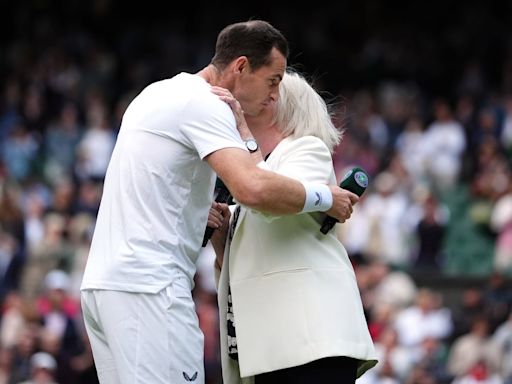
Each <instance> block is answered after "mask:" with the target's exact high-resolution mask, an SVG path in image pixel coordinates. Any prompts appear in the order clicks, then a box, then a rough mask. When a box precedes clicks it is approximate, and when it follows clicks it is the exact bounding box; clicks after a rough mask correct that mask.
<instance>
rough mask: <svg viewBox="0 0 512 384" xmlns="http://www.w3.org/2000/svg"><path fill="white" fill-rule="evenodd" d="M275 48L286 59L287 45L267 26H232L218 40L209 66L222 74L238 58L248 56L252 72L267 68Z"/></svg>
mask: <svg viewBox="0 0 512 384" xmlns="http://www.w3.org/2000/svg"><path fill="white" fill-rule="evenodd" d="M274 47H275V48H276V49H277V50H278V51H279V52H280V53H282V54H283V56H284V57H285V58H288V41H287V40H286V38H285V37H284V36H283V34H282V33H281V32H280V31H278V30H277V29H276V28H275V27H273V26H272V25H271V24H269V23H268V22H266V21H262V20H249V21H245V22H240V23H235V24H231V25H228V26H227V27H225V28H224V29H223V30H222V31H221V32H220V33H219V36H218V37H217V44H216V45H215V56H214V57H213V59H212V64H213V65H215V66H216V67H217V68H218V69H220V70H222V69H224V68H226V66H227V65H228V64H229V63H231V62H232V61H233V60H234V59H236V58H237V57H240V56H247V59H248V60H249V64H250V65H251V69H252V70H253V71H255V70H257V69H259V68H261V67H263V66H265V65H268V64H270V52H271V51H272V48H274Z"/></svg>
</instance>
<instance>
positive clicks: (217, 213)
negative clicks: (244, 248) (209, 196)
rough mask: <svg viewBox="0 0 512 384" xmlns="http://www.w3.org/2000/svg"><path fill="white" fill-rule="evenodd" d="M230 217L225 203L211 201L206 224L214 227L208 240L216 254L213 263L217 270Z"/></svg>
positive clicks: (220, 264)
mask: <svg viewBox="0 0 512 384" xmlns="http://www.w3.org/2000/svg"><path fill="white" fill-rule="evenodd" d="M230 217H231V211H230V210H229V206H228V205H227V204H224V203H217V202H213V203H212V206H211V208H210V212H209V214H208V226H209V227H212V228H215V231H213V234H212V237H211V239H210V241H211V242H212V247H213V250H214V251H215V255H216V259H215V264H216V266H217V268H219V270H220V269H221V267H222V261H223V259H224V248H225V246H226V239H227V235H228V232H229V219H230Z"/></svg>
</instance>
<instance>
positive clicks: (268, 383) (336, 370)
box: [255, 356, 357, 384]
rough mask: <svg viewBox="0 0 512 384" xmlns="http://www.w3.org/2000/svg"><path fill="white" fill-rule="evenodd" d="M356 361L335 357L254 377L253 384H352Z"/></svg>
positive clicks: (355, 371) (354, 379) (355, 373)
mask: <svg viewBox="0 0 512 384" xmlns="http://www.w3.org/2000/svg"><path fill="white" fill-rule="evenodd" d="M356 375H357V360H355V359H352V358H350V357H344V356H337V357H327V358H325V359H320V360H315V361H312V362H311V363H308V364H304V365H299V366H297V367H292V368H286V369H280V370H278V371H273V372H267V373H263V374H261V375H256V377H255V384H324V383H325V384H354V383H355V381H356Z"/></svg>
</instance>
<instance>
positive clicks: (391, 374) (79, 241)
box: [0, 1, 512, 384]
mask: <svg viewBox="0 0 512 384" xmlns="http://www.w3.org/2000/svg"><path fill="white" fill-rule="evenodd" d="M104 3H105V4H108V3H109V2H108V1H106V2H102V1H95V2H93V4H94V5H95V6H96V7H98V8H99V10H96V12H98V14H99V15H101V14H102V13H101V6H102V4H103V5H105V4H104ZM70 4H71V5H68V11H69V9H70V7H72V5H73V4H75V3H74V2H70ZM75 5H76V4H75ZM20 9H21V8H17V11H18V12H17V13H16V14H15V16H16V20H17V24H16V25H17V26H18V28H22V27H24V26H25V24H24V23H26V22H27V20H30V21H34V22H35V21H37V22H35V23H34V25H33V26H32V27H31V28H30V31H31V32H30V33H28V34H22V35H20V36H19V38H14V39H12V40H9V41H8V42H5V41H3V40H1V39H0V41H3V43H2V55H1V57H0V70H1V71H2V75H1V77H0V384H4V383H9V384H16V383H59V384H68V383H69V384H75V383H76V384H79V383H91V384H92V383H96V382H97V378H96V374H95V367H94V362H93V360H92V355H91V351H90V348H89V345H88V340H87V335H86V333H85V329H84V327H83V322H82V318H81V311H80V303H79V286H80V283H81V277H82V271H83V268H84V265H85V261H86V259H87V255H88V248H89V244H90V240H91V234H92V230H93V228H94V223H95V215H96V213H97V210H98V207H99V203H100V198H101V192H102V182H103V178H104V175H105V172H106V168H107V165H108V162H109V158H110V155H111V152H112V149H113V146H114V144H115V140H116V135H117V132H118V129H119V126H120V121H121V118H122V114H123V112H124V110H125V108H126V106H127V104H128V103H129V102H130V100H131V99H132V98H133V97H134V96H135V95H136V94H137V93H138V92H139V91H140V90H141V89H142V87H143V86H144V85H146V84H147V83H149V82H150V81H152V80H156V79H158V77H160V78H163V77H170V76H172V75H174V74H175V73H177V72H179V71H181V70H187V71H193V69H194V68H196V66H198V67H197V68H196V69H199V68H200V66H202V65H205V64H207V61H208V60H209V58H210V54H211V49H212V47H211V46H208V44H213V41H212V40H210V41H208V42H207V43H208V44H206V43H205V42H204V41H201V40H200V39H198V37H197V35H195V34H193V33H188V32H189V31H186V29H185V30H182V32H180V30H179V29H178V28H177V27H176V29H173V28H172V26H171V27H170V29H169V30H167V29H166V30H162V29H158V28H157V29H156V30H155V29H151V30H148V33H147V35H144V34H142V35H140V34H137V33H135V32H133V33H130V32H129V29H128V28H127V29H126V30H125V31H123V33H124V34H122V35H121V36H122V38H119V39H118V40H115V41H116V44H115V45H113V46H112V45H107V44H104V41H103V40H102V39H100V38H98V37H97V36H96V35H95V34H94V33H90V32H87V30H86V29H84V28H80V27H79V26H77V25H73V24H72V23H69V25H65V26H64V27H59V28H61V29H57V27H56V26H55V25H54V24H53V22H55V20H54V19H52V18H45V17H41V18H40V19H37V20H36V19H33V18H28V19H27V18H26V17H25V18H24V15H23V14H22V12H20ZM76 20H78V19H76ZM100 21H101V20H100ZM196 22H197V20H196ZM311 22H312V27H311V30H310V32H311V34H310V35H309V36H306V34H304V36H306V37H307V39H306V40H305V41H303V44H306V45H307V44H309V46H310V48H311V47H316V48H317V49H318V48H319V45H318V44H320V42H322V41H324V40H323V37H322V35H321V34H320V35H319V34H318V33H315V32H318V31H319V30H320V29H319V28H318V27H319V25H320V23H321V20H320V19H317V18H315V17H313V18H312V21H311ZM176 23H178V21H176ZM283 23H285V21H284V19H283ZM288 23H290V21H288ZM199 24H200V23H199ZM180 25H181V24H180ZM210 26H211V25H210ZM203 28H206V27H205V26H203ZM137 31H138V32H140V29H137ZM163 32H165V33H163ZM214 32H215V33H216V32H217V31H214ZM215 33H214V34H215ZM214 34H213V36H214ZM157 35H158V36H159V39H154V38H155V36H157ZM142 36H146V40H144V38H143V37H142ZM304 36H303V37H304ZM324 37H325V36H324ZM509 38H510V37H509ZM290 39H293V36H290ZM383 43H384V40H375V39H374V40H369V41H368V42H367V43H366V46H365V50H364V52H365V54H364V55H362V56H361V57H360V58H359V59H360V61H358V63H359V65H360V66H361V67H362V68H370V67H371V66H372V63H374V62H375V57H376V56H375V55H377V54H378V53H379V52H381V53H382V52H384V51H386V50H385V49H383V48H382V47H383V46H382V44H383ZM323 44H325V42H324V43H323ZM379 46H380V47H381V48H379ZM155 47H156V48H155ZM320 48H321V46H320ZM384 48H385V45H384ZM311 49H313V48H311ZM510 50H511V52H510V53H512V49H510ZM178 53H180V54H178ZM313 53H314V50H313ZM505 56H506V55H505ZM510 57H512V55H510ZM304 59H305V61H307V58H306V57H305V58H304ZM320 59H321V58H319V60H320ZM363 59H364V60H366V61H364V60H363ZM385 59H386V57H381V60H385ZM298 60H299V61H300V57H299V58H298ZM361 60H362V61H361ZM390 60H391V59H390ZM391 61H392V60H391ZM379 62H382V61H379ZM500 71H501V72H502V73H503V74H504V76H503V79H502V82H501V83H500V84H501V86H499V87H493V86H490V85H489V83H488V82H486V76H485V75H486V74H485V68H484V67H483V66H479V65H478V63H475V62H474V61H471V60H468V61H467V62H465V65H464V66H463V68H461V73H462V75H461V77H460V81H459V83H458V84H457V88H456V92H452V93H450V94H447V93H443V92H439V93H432V89H429V92H426V89H425V88H422V86H421V84H419V83H411V82H410V81H401V80H400V79H396V78H395V79H387V80H388V81H384V80H386V79H383V81H380V82H379V83H378V84H375V85H372V86H366V85H365V86H361V87H351V88H347V87H345V85H343V84H330V86H331V89H338V90H342V91H340V93H339V94H335V95H332V91H331V95H330V96H334V98H332V100H331V101H332V103H331V105H332V108H333V118H334V119H335V120H336V122H337V123H338V124H339V125H340V126H341V127H343V130H344V137H343V140H342V143H341V144H340V146H339V147H338V148H337V150H336V153H335V155H334V163H335V168H336V171H337V174H338V180H341V178H342V177H343V175H344V174H345V173H346V172H347V171H348V170H349V169H350V168H351V167H353V166H361V167H363V168H364V169H366V170H367V172H368V173H369V175H370V184H369V187H368V190H367V191H366V193H365V194H364V195H363V196H362V198H361V200H360V202H359V203H358V204H357V205H356V206H355V209H354V213H353V215H352V218H351V219H350V220H349V221H348V222H346V223H344V224H343V225H339V226H338V235H339V237H340V239H341V241H342V242H343V244H344V245H345V247H346V248H347V251H348V252H349V255H350V256H351V259H352V261H353V264H354V269H355V272H356V277H357V280H358V283H359V288H360V290H361V295H362V298H363V304H364V308H365V312H366V315H367V319H368V325H369V327H370V331H371V334H372V337H373V338H374V341H375V343H376V348H377V352H378V355H379V358H380V363H379V364H378V366H377V367H376V368H375V369H373V370H372V371H370V372H369V373H367V374H366V375H365V376H363V377H362V378H361V379H360V380H359V381H358V382H361V384H394V383H397V384H398V383H405V384H433V383H440V384H443V383H446V384H448V383H453V384H466V383H468V384H469V383H483V384H494V383H496V384H499V383H504V384H510V383H512V317H511V316H510V314H511V310H512V290H511V289H510V280H509V278H510V277H511V276H512V169H511V167H512V160H511V159H512V88H510V84H511V83H512V81H511V79H512V70H511V69H510V65H509V64H507V61H504V62H503V63H502V64H501V66H500V68H499V69H498V72H500ZM161 73H165V75H160V74H161ZM507 79H508V80H507ZM317 81H318V85H319V86H322V85H324V86H325V84H324V83H323V82H325V78H323V79H322V78H320V79H317ZM507 84H508V86H507ZM319 257H321V255H319ZM424 275H429V276H442V277H444V278H450V277H461V276H477V277H479V278H480V280H479V283H478V284H474V285H471V284H470V285H467V284H466V285H465V286H461V287H460V289H459V290H458V291H457V294H456V296H455V297H451V300H447V298H446V296H445V295H444V292H443V291H442V289H440V288H439V287H436V286H435V285H431V286H425V285H422V284H419V283H418V281H419V280H417V279H416V277H418V276H424ZM422 281H424V280H422ZM194 298H195V300H196V304H197V312H198V315H199V320H200V325H201V328H202V329H203V332H204V333H205V364H206V373H207V377H208V383H209V384H213V383H220V379H219V377H220V376H219V375H220V366H219V352H218V351H219V346H218V325H217V323H218V313H217V305H216V292H215V283H214V281H213V261H212V252H211V249H210V248H209V247H206V248H204V251H203V253H202V254H201V257H200V259H199V261H198V274H197V279H196V286H195V289H194Z"/></svg>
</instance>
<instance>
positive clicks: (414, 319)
mask: <svg viewBox="0 0 512 384" xmlns="http://www.w3.org/2000/svg"><path fill="white" fill-rule="evenodd" d="M394 328H395V329H396V331H397V332H398V339H399V341H400V344H401V345H403V346H406V347H416V346H418V345H419V344H420V343H421V342H422V341H423V340H425V339H426V338H428V337H433V338H435V339H444V338H446V337H448V336H449V335H450V334H451V332H452V329H453V323H452V317H451V313H450V311H449V309H447V308H440V309H435V310H431V311H428V312H424V311H422V310H421V309H420V308H418V307H417V306H411V307H409V308H406V309H403V310H402V311H401V312H399V313H398V314H397V315H396V318H395V324H394Z"/></svg>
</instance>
